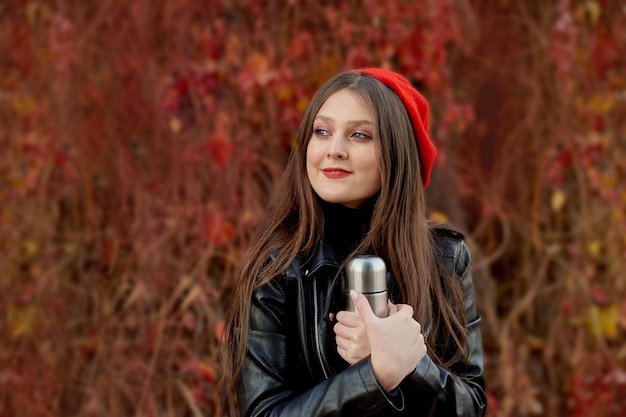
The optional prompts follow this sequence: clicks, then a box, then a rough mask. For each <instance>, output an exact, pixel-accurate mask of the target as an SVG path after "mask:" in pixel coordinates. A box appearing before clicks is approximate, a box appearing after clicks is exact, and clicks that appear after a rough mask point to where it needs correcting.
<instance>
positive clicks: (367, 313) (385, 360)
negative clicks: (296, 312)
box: [335, 290, 426, 391]
mask: <svg viewBox="0 0 626 417" xmlns="http://www.w3.org/2000/svg"><path fill="white" fill-rule="evenodd" d="M350 296H351V297H352V299H353V300H354V303H355V304H356V307H357V310H358V315H359V317H360V319H361V324H360V325H357V326H356V327H352V328H351V329H355V330H352V331H351V332H348V333H349V334H352V335H353V336H354V335H356V339H354V340H358V343H357V345H358V349H357V348H356V347H355V348H353V353H354V355H355V356H359V355H360V354H362V352H363V351H364V350H365V347H364V346H365V343H364V342H363V341H361V338H362V336H363V335H362V332H363V331H364V332H365V336H366V339H367V341H368V344H369V350H370V354H371V361H372V370H373V371H374V376H376V379H377V380H378V383H379V384H380V385H381V386H382V387H383V388H384V389H386V390H387V391H391V390H393V389H394V388H396V387H397V386H398V385H399V384H400V382H402V380H403V379H404V378H405V377H406V376H407V375H408V374H410V373H411V372H413V370H415V368H416V367H417V364H418V362H419V361H420V360H421V359H422V358H423V357H424V356H425V355H426V343H425V342H424V336H423V335H422V326H421V325H420V324H419V323H418V322H417V321H415V320H414V319H413V308H412V307H411V306H409V305H406V304H398V305H396V306H394V307H395V308H394V310H395V311H392V310H391V309H390V314H389V317H385V318H380V317H377V316H376V315H375V314H374V312H373V311H372V308H371V306H370V304H369V302H368V301H367V298H365V296H363V294H361V293H360V292H358V291H354V290H352V291H350ZM341 313H342V312H340V313H339V314H341ZM339 314H338V315H337V317H338V318H339ZM342 316H343V315H342ZM350 318H351V319H352V317H350ZM354 321H356V320H353V321H351V323H353V322H354ZM359 326H360V327H359ZM335 327H336V326H335ZM346 327H348V326H346ZM341 330H344V329H343V327H342V328H341ZM335 332H336V331H335ZM337 346H338V350H339V342H338V343H337ZM348 347H349V348H350V347H351V345H349V346H348ZM346 352H350V350H349V349H348V350H346ZM339 354H340V355H342V353H341V351H339ZM342 357H343V358H344V359H346V358H345V357H344V356H343V355H342ZM346 360H347V359H346Z"/></svg>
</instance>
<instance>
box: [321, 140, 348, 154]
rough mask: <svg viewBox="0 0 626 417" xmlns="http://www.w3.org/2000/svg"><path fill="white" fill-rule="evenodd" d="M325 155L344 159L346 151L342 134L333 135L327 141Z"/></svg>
mask: <svg viewBox="0 0 626 417" xmlns="http://www.w3.org/2000/svg"><path fill="white" fill-rule="evenodd" d="M326 156H327V157H328V158H330V159H333V158H336V159H346V158H347V157H348V151H347V149H346V144H345V139H344V137H343V135H334V136H333V137H332V138H331V140H330V142H329V143H328V149H327V150H326Z"/></svg>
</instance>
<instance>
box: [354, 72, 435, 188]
mask: <svg viewBox="0 0 626 417" xmlns="http://www.w3.org/2000/svg"><path fill="white" fill-rule="evenodd" d="M356 71H357V72H360V73H362V74H367V75H370V76H372V77H374V78H376V79H377V80H378V81H380V82H381V83H383V84H385V85H386V86H387V87H389V88H390V89H391V90H393V91H394V92H395V93H396V94H397V95H398V97H400V100H402V103H404V107H405V108H406V111H407V113H408V114H409V117H410V118H411V125H412V126H413V132H414V133H415V140H416V141H417V150H418V152H419V158H420V163H421V166H422V169H421V171H422V172H421V174H422V184H423V186H424V188H426V186H428V183H429V182H430V171H431V170H432V167H433V164H434V163H435V158H436V157H437V149H436V148H435V144H434V143H433V141H432V140H431V139H430V137H429V136H428V109H429V107H428V102H427V101H426V99H425V98H424V96H422V95H421V94H420V93H419V91H417V90H416V89H415V88H414V87H413V86H412V85H411V84H410V83H409V81H408V80H407V79H406V78H404V77H403V76H402V75H400V74H398V73H396V72H393V71H389V70H386V69H382V68H361V69H358V70H356Z"/></svg>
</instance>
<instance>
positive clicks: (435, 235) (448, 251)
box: [428, 221, 471, 274]
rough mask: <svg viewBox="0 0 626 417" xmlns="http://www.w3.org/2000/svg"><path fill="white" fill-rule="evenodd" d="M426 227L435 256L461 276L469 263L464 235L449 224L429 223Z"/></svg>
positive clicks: (468, 253)
mask: <svg viewBox="0 0 626 417" xmlns="http://www.w3.org/2000/svg"><path fill="white" fill-rule="evenodd" d="M428 226H429V228H430V233H431V241H432V244H433V251H434V252H435V255H436V256H437V257H438V258H440V259H441V260H442V261H444V263H446V264H449V265H450V266H451V267H452V268H454V270H455V271H456V273H457V274H462V273H463V271H465V269H467V267H468V266H469V264H470V262H471V255H470V252H469V249H468V248H467V245H466V244H465V235H464V234H463V233H462V232H460V231H459V230H458V229H456V228H455V227H453V226H451V225H449V224H444V223H437V222H432V221H429V222H428Z"/></svg>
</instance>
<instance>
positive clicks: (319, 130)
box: [313, 127, 330, 136]
mask: <svg viewBox="0 0 626 417" xmlns="http://www.w3.org/2000/svg"><path fill="white" fill-rule="evenodd" d="M313 133H315V135H316V136H329V135H330V132H329V131H328V130H326V129H324V128H323V127H315V128H313Z"/></svg>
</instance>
